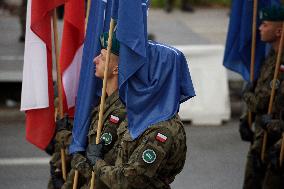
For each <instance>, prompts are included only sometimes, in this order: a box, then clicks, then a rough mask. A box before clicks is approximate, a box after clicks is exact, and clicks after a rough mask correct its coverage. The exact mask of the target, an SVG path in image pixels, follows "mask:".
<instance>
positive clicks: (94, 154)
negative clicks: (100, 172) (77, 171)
mask: <svg viewBox="0 0 284 189" xmlns="http://www.w3.org/2000/svg"><path fill="white" fill-rule="evenodd" d="M103 147H104V145H103V143H100V144H89V145H88V148H87V152H86V156H87V159H88V161H89V162H90V164H91V165H92V166H95V165H96V162H97V161H98V160H99V159H103V155H104V154H103Z"/></svg>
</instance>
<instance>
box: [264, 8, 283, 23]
mask: <svg viewBox="0 0 284 189" xmlns="http://www.w3.org/2000/svg"><path fill="white" fill-rule="evenodd" d="M259 17H260V19H261V20H262V21H273V22H281V21H284V7H283V6H272V7H266V8H263V9H262V10H261V11H260V16H259Z"/></svg>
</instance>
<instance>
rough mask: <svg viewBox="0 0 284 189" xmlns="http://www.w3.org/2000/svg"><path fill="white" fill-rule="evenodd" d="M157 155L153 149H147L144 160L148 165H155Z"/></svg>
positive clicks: (143, 156)
mask: <svg viewBox="0 0 284 189" xmlns="http://www.w3.org/2000/svg"><path fill="white" fill-rule="evenodd" d="M156 157H157V156H156V153H155V151H154V150H152V149H146V150H145V151H144V152H143V154H142V159H143V161H144V162H146V163H149V164H150V163H153V162H154V161H155V160H156Z"/></svg>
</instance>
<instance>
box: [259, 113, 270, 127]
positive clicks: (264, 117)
mask: <svg viewBox="0 0 284 189" xmlns="http://www.w3.org/2000/svg"><path fill="white" fill-rule="evenodd" d="M271 121H272V118H271V115H269V114H264V115H262V116H261V121H260V126H261V128H262V129H264V130H266V131H267V129H268V125H269V124H270V123H271Z"/></svg>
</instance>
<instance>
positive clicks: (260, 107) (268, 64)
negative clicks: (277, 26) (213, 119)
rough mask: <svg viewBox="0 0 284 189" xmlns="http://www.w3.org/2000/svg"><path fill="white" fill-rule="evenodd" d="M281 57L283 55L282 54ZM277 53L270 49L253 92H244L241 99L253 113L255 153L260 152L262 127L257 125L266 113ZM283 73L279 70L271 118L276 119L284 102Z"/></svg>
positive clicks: (283, 62)
mask: <svg viewBox="0 0 284 189" xmlns="http://www.w3.org/2000/svg"><path fill="white" fill-rule="evenodd" d="M282 57H283V56H282ZM276 60H277V54H276V53H275V51H273V50H271V52H270V53H269V55H268V56H267V58H266V59H265V62H264V64H263V65H262V67H261V72H260V76H259V78H258V80H257V83H256V87H255V89H254V92H246V93H244V96H243V99H244V101H245V102H246V104H247V107H248V109H249V110H250V111H251V112H253V113H255V115H256V117H255V135H254V143H253V145H252V149H253V150H255V151H256V152H257V153H260V150H261V146H262V139H263V129H262V128H261V127H260V126H259V125H260V124H261V115H263V114H267V113H268V106H269V100H270V95H271V88H272V80H273V77H274V72H275V66H276ZM281 64H283V65H284V59H283V58H282V59H281ZM283 80H284V74H283V72H281V71H280V72H279V74H278V78H277V82H276V90H275V98H274V102H273V108H272V113H271V115H272V118H273V119H278V118H279V112H280V110H281V109H282V108H283V107H284V103H283V102H281V101H283V100H282V99H281V98H282V97H283V95H284V82H283Z"/></svg>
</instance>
